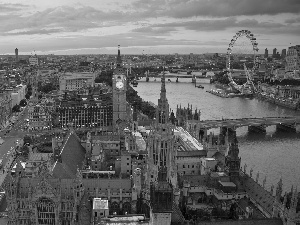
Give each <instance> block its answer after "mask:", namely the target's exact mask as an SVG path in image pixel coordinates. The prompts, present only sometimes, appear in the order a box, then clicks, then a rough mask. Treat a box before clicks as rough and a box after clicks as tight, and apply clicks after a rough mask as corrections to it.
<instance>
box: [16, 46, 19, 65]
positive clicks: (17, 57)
mask: <svg viewBox="0 0 300 225" xmlns="http://www.w3.org/2000/svg"><path fill="white" fill-rule="evenodd" d="M15 56H16V62H19V50H18V49H17V48H16V49H15Z"/></svg>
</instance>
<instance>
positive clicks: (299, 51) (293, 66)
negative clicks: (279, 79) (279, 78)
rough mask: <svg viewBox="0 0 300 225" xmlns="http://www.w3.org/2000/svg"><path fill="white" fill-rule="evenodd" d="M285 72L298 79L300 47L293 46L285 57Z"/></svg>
mask: <svg viewBox="0 0 300 225" xmlns="http://www.w3.org/2000/svg"><path fill="white" fill-rule="evenodd" d="M285 60H286V64H285V71H286V72H289V73H291V75H292V77H294V78H298V77H299V76H300V75H299V65H300V45H295V46H291V47H289V48H288V51H287V55H286V57H285Z"/></svg>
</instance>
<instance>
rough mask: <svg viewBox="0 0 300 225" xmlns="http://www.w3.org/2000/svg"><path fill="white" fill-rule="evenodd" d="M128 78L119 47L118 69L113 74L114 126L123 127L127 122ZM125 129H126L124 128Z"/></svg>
mask: <svg viewBox="0 0 300 225" xmlns="http://www.w3.org/2000/svg"><path fill="white" fill-rule="evenodd" d="M126 90H127V78H126V70H125V69H124V68H123V67H122V59H121V55H120V46H118V56H117V67H116V69H115V70H114V73H113V82H112V91H113V125H114V126H116V125H117V126H121V127H123V126H124V125H125V123H126V121H127V102H126ZM124 128H125V127H124Z"/></svg>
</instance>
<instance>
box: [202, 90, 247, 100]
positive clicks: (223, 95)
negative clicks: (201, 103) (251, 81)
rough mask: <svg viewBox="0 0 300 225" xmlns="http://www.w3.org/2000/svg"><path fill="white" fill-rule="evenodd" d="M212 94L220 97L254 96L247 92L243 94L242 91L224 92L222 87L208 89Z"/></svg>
mask: <svg viewBox="0 0 300 225" xmlns="http://www.w3.org/2000/svg"><path fill="white" fill-rule="evenodd" d="M206 92H208V93H210V94H213V95H216V96H219V97H222V98H234V97H252V96H248V95H245V94H242V93H228V94H227V93H225V92H222V90H220V89H217V90H214V89H211V90H208V91H206Z"/></svg>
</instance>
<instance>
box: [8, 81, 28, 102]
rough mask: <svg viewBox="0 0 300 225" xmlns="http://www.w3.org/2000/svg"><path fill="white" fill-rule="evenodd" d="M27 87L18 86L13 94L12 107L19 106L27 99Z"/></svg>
mask: <svg viewBox="0 0 300 225" xmlns="http://www.w3.org/2000/svg"><path fill="white" fill-rule="evenodd" d="M25 94H26V85H22V86H18V87H16V88H15V89H14V90H13V91H12V92H11V98H12V101H11V104H12V105H11V107H14V106H15V105H19V104H20V101H21V100H22V99H25Z"/></svg>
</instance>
